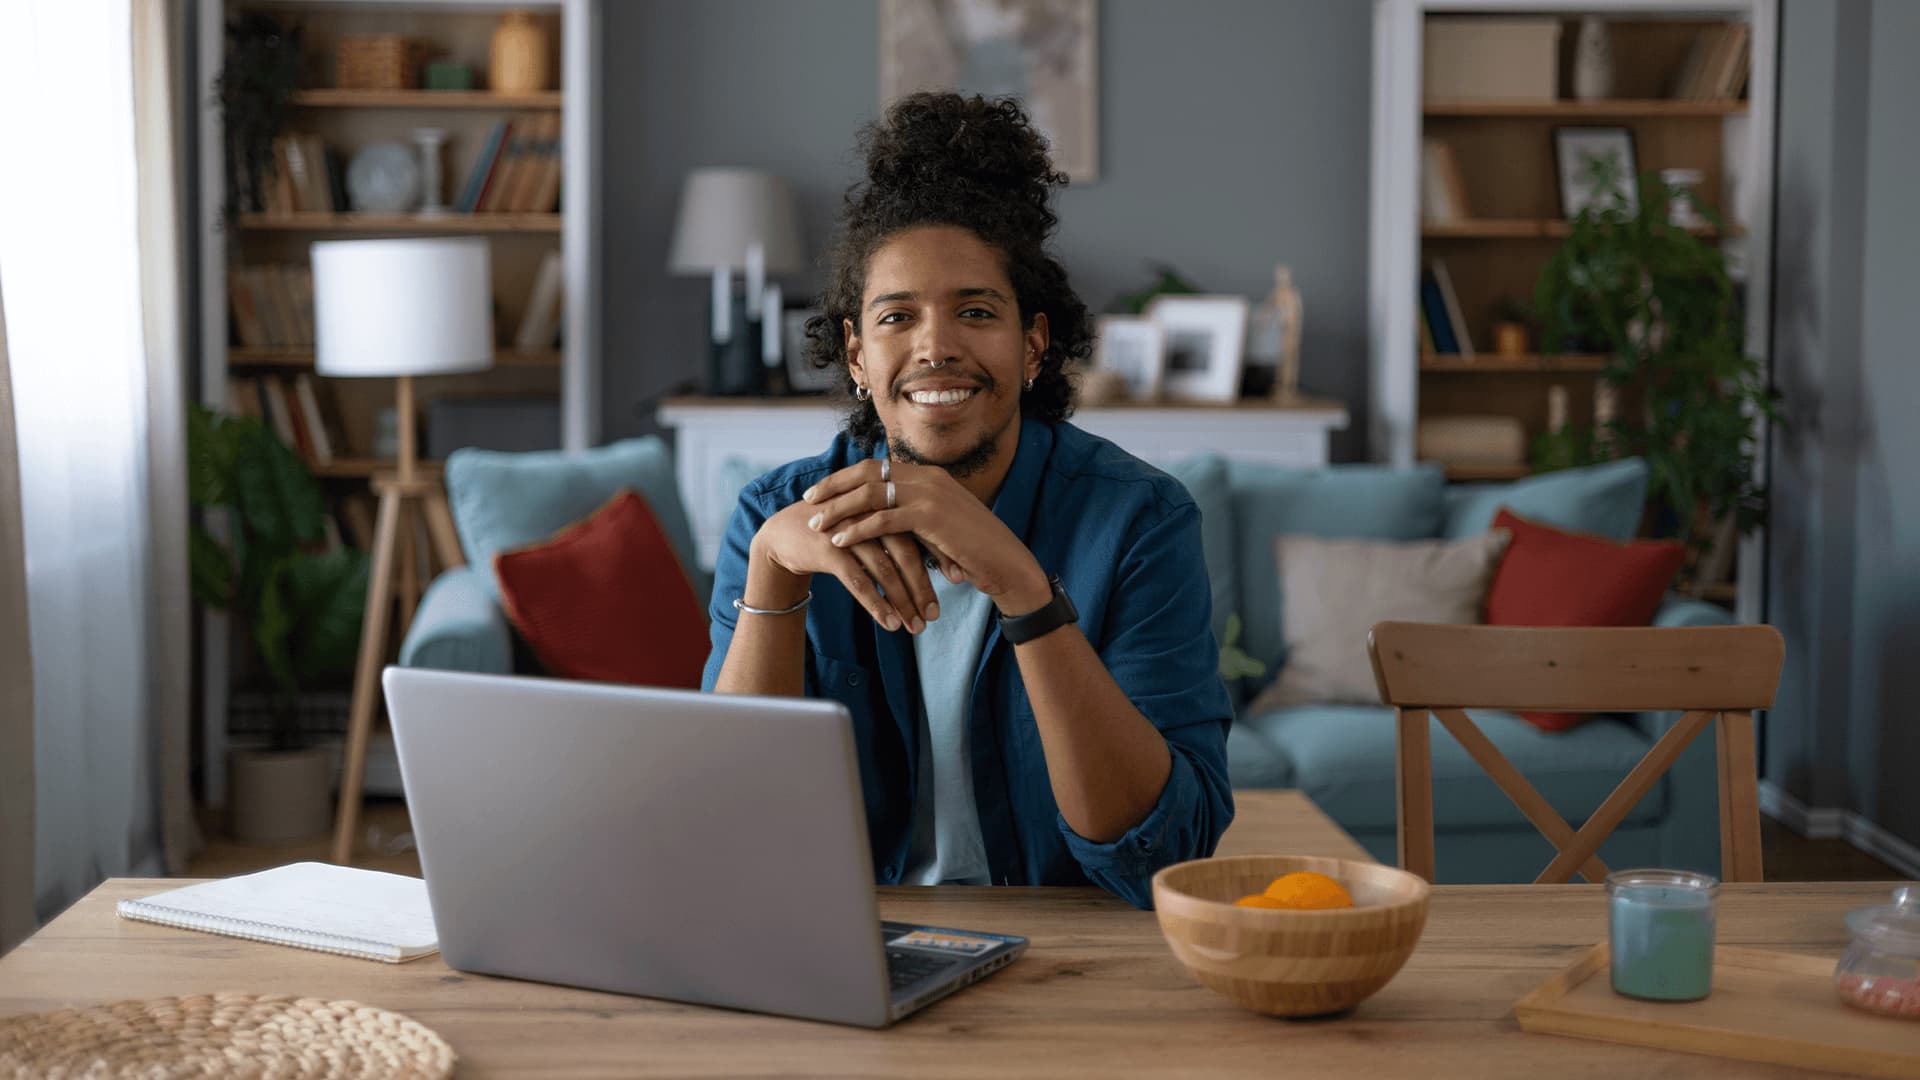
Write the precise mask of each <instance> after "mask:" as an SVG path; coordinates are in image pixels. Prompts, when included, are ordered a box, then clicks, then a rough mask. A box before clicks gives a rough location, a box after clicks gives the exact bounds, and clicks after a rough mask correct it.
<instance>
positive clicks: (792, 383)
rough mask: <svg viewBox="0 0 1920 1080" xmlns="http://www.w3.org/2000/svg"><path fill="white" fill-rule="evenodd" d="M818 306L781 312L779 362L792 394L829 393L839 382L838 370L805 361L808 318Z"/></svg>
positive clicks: (792, 308) (818, 312) (816, 310)
mask: <svg viewBox="0 0 1920 1080" xmlns="http://www.w3.org/2000/svg"><path fill="white" fill-rule="evenodd" d="M818 314H820V309H819V308H811V307H790V308H787V309H786V310H785V311H782V312H781V313H780V361H781V363H782V365H784V366H785V367H786V370H787V390H788V392H789V393H794V394H830V393H832V392H833V390H834V388H835V387H837V386H839V385H840V373H839V372H838V371H837V370H835V369H833V368H817V367H814V366H813V364H812V363H810V362H809V361H808V360H807V320H808V319H811V318H813V317H814V316H815V315H818Z"/></svg>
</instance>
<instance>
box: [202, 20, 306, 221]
mask: <svg viewBox="0 0 1920 1080" xmlns="http://www.w3.org/2000/svg"><path fill="white" fill-rule="evenodd" d="M226 34H227V50H226V59H225V61H224V62H223V64H222V65H221V68H220V77H219V78H218V79H217V80H216V82H215V86H216V88H217V90H218V93H219V95H220V121H221V130H222V131H223V133H224V134H225V136H226V156H227V157H226V160H227V168H226V177H227V192H226V202H225V216H226V220H227V222H228V223H229V224H231V223H232V222H233V221H235V220H236V219H237V218H238V217H239V215H240V214H241V213H242V212H244V211H258V210H265V209H266V207H267V203H266V192H267V185H268V184H270V183H272V182H273V177H274V173H275V171H276V168H277V166H276V165H275V163H274V151H273V141H274V139H276V138H278V137H279V135H280V132H281V131H282V130H283V129H285V127H286V125H287V118H288V117H289V116H291V115H292V113H293V92H294V91H295V90H296V89H298V88H299V85H300V77H301V70H302V67H303V65H304V63H305V61H304V59H303V53H302V46H301V41H302V37H303V30H302V28H301V26H300V25H299V24H297V23H295V24H292V25H282V24H281V21H280V20H279V18H277V17H275V16H273V15H270V14H266V13H263V12H257V11H255V12H243V13H241V14H240V15H238V16H236V17H234V18H233V19H231V20H229V21H228V22H227V26H226Z"/></svg>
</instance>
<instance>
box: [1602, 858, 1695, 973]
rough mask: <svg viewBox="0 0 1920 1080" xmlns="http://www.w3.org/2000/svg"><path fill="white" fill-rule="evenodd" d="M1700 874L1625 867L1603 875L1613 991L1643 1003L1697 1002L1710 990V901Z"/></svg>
mask: <svg viewBox="0 0 1920 1080" xmlns="http://www.w3.org/2000/svg"><path fill="white" fill-rule="evenodd" d="M1719 891H1720V883H1719V882H1717V881H1715V880H1714V879H1713V878H1711V877H1708V876H1706V875H1705V874H1692V873H1686V872H1684V871H1674V870H1627V871H1622V872H1620V873H1617V874H1613V875H1611V876H1609V877H1608V878H1607V944H1608V948H1609V951H1610V952H1611V954H1612V968H1613V989H1614V991H1615V992H1616V993H1620V994H1625V995H1627V996H1628V997H1635V998H1644V999H1646V1000H1649V1001H1698V1000H1700V999H1701V998H1703V997H1706V996H1707V994H1708V993H1710V992H1711V991H1712V990H1713V904H1714V898H1715V896H1716V895H1718V893H1719Z"/></svg>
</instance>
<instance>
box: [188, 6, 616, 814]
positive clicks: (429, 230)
mask: <svg viewBox="0 0 1920 1080" xmlns="http://www.w3.org/2000/svg"><path fill="white" fill-rule="evenodd" d="M603 6H604V0H531V2H528V0H214V2H211V3H203V4H201V5H199V7H198V8H197V10H196V15H195V19H196V25H195V34H196V39H197V40H196V60H197V65H196V74H195V79H196V83H197V86H198V87H199V91H200V92H199V94H198V98H199V100H200V102H201V103H203V104H202V108H201V111H200V114H199V158H198V166H197V171H198V177H199V189H200V200H199V208H198V209H199V213H198V219H199V225H198V235H197V239H196V243H195V248H196V251H195V255H196V263H197V267H196V271H197V273H196V277H197V286H198V288H197V292H198V296H199V305H200V306H199V312H200V324H201V327H202V333H201V335H200V343H201V344H200V350H199V376H200V378H199V382H200V390H199V397H200V400H201V401H202V402H203V403H204V404H206V405H209V406H211V407H214V408H218V409H223V410H225V409H227V408H228V407H229V389H228V388H229V379H230V378H232V379H236V380H241V382H240V385H241V386H243V387H245V386H260V385H263V384H261V383H260V382H259V380H263V379H266V380H273V381H274V382H275V383H277V384H279V385H282V386H284V387H287V388H293V387H296V386H297V385H298V383H299V382H305V383H307V385H308V386H309V387H310V388H311V389H312V390H313V392H314V394H315V397H316V398H317V399H318V400H319V401H320V403H321V406H322V410H323V412H325V413H326V414H327V416H326V421H327V426H328V428H329V434H330V441H331V442H332V443H333V444H334V446H333V451H334V452H333V454H332V455H331V456H330V458H329V459H328V460H325V461H321V460H319V459H318V455H315V458H314V460H311V461H310V462H309V466H310V468H311V469H312V471H313V472H314V474H315V476H316V477H317V478H318V479H319V480H320V481H321V484H322V487H323V488H324V489H325V490H326V492H327V493H328V497H329V500H330V501H336V502H337V501H339V500H343V499H346V498H350V497H352V496H353V495H354V494H355V493H365V491H366V489H367V482H368V480H369V479H370V478H371V477H372V476H374V475H375V474H376V473H377V472H380V471H383V470H384V469H387V468H389V467H390V463H389V462H387V461H384V460H381V459H378V458H376V457H375V456H374V447H375V443H376V427H377V423H376V418H377V416H378V414H379V412H380V411H381V410H382V409H384V408H391V407H392V406H393V404H394V402H395V389H394V384H393V382H392V381H391V380H386V379H325V378H321V377H319V376H317V375H316V374H315V373H314V370H313V367H314V360H313V349H312V345H311V343H310V342H311V338H310V336H305V337H303V336H302V334H300V333H298V332H296V333H293V334H273V335H268V334H263V333H261V332H260V330H261V325H262V324H258V323H256V324H255V325H254V326H253V327H250V328H249V329H251V330H253V333H251V334H250V335H248V338H249V339H250V340H248V339H243V337H242V335H241V333H240V331H241V325H240V320H241V318H242V317H243V313H242V312H241V310H239V309H238V308H234V309H231V310H230V302H231V301H230V284H229V270H235V271H241V272H253V271H256V270H259V269H260V268H269V269H272V270H273V271H274V272H276V273H286V272H289V271H290V272H291V273H292V275H293V278H292V280H293V281H294V282H295V294H294V295H295V298H296V301H297V300H298V298H299V297H298V291H297V289H298V284H299V273H300V270H301V269H302V268H304V266H305V265H306V263H307V262H308V246H309V245H310V244H311V243H313V242H314V241H316V240H323V239H334V238H370V237H382V236H456V235H466V236H483V237H486V238H488V241H489V244H490V246H491V256H492V258H491V261H492V266H493V299H494V330H495V335H496V339H497V340H499V341H500V342H501V343H502V344H501V345H500V346H499V348H498V350H497V351H496V354H495V359H494V367H493V368H492V369H491V370H489V371H486V372H481V373H478V374H473V375H461V376H448V377H439V378H432V379H421V380H417V383H416V385H417V387H418V402H419V408H420V411H421V413H423V414H424V413H425V411H426V409H427V407H428V406H429V405H430V404H431V403H432V402H434V401H435V400H436V399H440V398H451V397H461V398H480V397H484V398H541V399H547V400H553V401H557V403H558V407H559V411H560V419H561V425H560V426H561V446H562V448H565V449H575V450H577V449H584V448H585V447H587V446H590V445H592V444H593V443H594V442H596V441H598V421H599V413H600V407H599V396H600V395H599V382H600V379H599V370H598V359H597V356H598V351H599V350H598V342H599V297H600V282H599V266H600V253H599V244H600V237H599V231H600V230H599V228H598V220H599V213H600V191H599V185H598V183H597V181H596V179H595V174H596V173H597V171H598V169H597V164H596V155H597V152H598V151H597V144H598V129H599V109H600V83H601V79H600V77H599V74H598V69H599V52H600V48H601V46H600V44H599V42H600V38H601V33H600V24H601V19H602V9H603ZM513 9H521V10H528V11H532V12H533V13H534V14H535V15H536V17H537V18H538V19H539V20H540V21H541V22H542V23H543V25H544V26H545V28H546V29H547V31H548V37H549V40H550V42H551V45H552V49H553V56H552V57H551V59H552V64H551V70H552V72H553V75H552V76H551V81H550V82H549V84H548V86H547V87H546V88H545V89H542V90H538V91H534V92H528V93H509V94H502V93H494V92H493V91H491V90H488V89H484V87H485V86H486V76H487V68H488V61H489V50H490V46H491V42H492V38H493V31H494V29H495V27H496V25H497V23H498V20H499V18H500V16H501V15H502V14H503V13H505V12H506V11H508V10H513ZM256 13H258V14H266V15H271V16H273V17H275V18H278V19H280V20H282V21H283V22H288V21H296V22H298V23H299V24H301V26H302V27H303V32H304V52H305V54H306V63H305V64H304V65H303V77H302V79H301V88H300V89H299V90H297V91H296V92H295V93H294V95H293V98H292V102H291V104H292V110H291V114H290V116H289V119H288V121H287V124H286V126H285V128H284V129H283V130H284V131H285V132H287V133H289V134H299V135H303V136H310V137H312V139H313V140H314V144H315V145H317V146H323V147H325V148H326V149H327V150H329V151H332V152H335V153H337V155H338V156H339V158H340V162H341V164H342V165H344V163H345V162H346V161H349V160H351V156H352V154H353V153H354V152H356V151H357V150H359V149H361V148H363V147H365V146H367V145H370V144H372V143H376V142H394V143H399V144H402V145H404V146H407V147H409V148H411V147H412V146H413V145H414V142H413V138H412V133H413V131H414V129H416V128H420V127H433V128H439V129H442V130H444V131H445V132H446V143H445V146H444V149H443V152H442V157H441V188H442V190H441V196H442V200H443V201H444V202H446V203H448V204H453V203H454V202H455V201H456V200H457V199H458V198H459V197H460V195H461V194H462V192H463V189H464V186H465V185H466V183H467V181H468V180H469V178H470V176H472V175H473V174H474V172H475V166H476V162H477V161H478V160H479V159H480V158H482V156H483V154H484V153H485V151H486V149H487V144H488V142H489V138H490V136H491V133H492V132H493V130H494V129H495V127H496V126H497V125H499V124H501V123H502V122H505V123H509V124H512V125H514V126H515V129H516V130H523V131H526V132H528V133H529V134H534V133H537V134H538V135H539V136H541V137H545V136H557V146H558V149H557V154H555V155H552V156H549V157H548V158H546V159H544V161H545V162H546V163H551V164H553V165H556V166H557V168H556V169H554V170H553V172H554V173H557V175H555V176H552V178H551V179H550V181H549V184H550V185H551V186H552V187H553V196H552V202H551V204H550V205H551V206H552V207H553V208H552V209H550V210H547V209H541V210H537V211H535V212H512V211H493V212H476V213H457V212H455V213H447V214H444V215H440V216H434V217H425V216H420V215H415V214H369V213H354V212H350V211H346V210H336V209H326V210H312V209H305V210H297V211H294V212H287V211H286V209H285V208H284V206H282V207H280V208H279V209H280V211H281V212H272V213H269V212H264V211H263V210H261V209H260V208H249V210H248V212H245V213H243V214H241V215H239V216H238V218H237V219H236V220H235V221H233V222H232V223H231V224H229V223H227V222H225V221H224V220H223V214H222V212H223V207H222V201H223V199H224V196H225V170H226V162H225V160H224V137H223V120H222V115H221V110H220V105H219V95H218V92H217V84H216V79H217V78H218V76H219V73H220V70H221V67H222V64H223V61H224V54H225V34H224V25H225V23H226V22H227V21H228V20H231V19H233V18H235V17H238V16H241V15H248V14H256ZM353 34H402V35H405V36H406V37H407V38H408V39H409V40H411V41H415V42H419V43H422V44H424V45H425V46H426V49H427V54H428V55H429V56H430V57H431V58H435V59H442V58H444V59H450V60H455V61H458V62H461V63H465V64H467V65H469V66H470V67H471V68H472V69H473V71H474V73H475V76H476V79H475V82H476V86H478V87H481V89H475V90H470V91H440V90H425V89H411V88H407V89H392V90H360V89H343V88H339V87H337V86H335V85H334V79H333V75H334V70H333V69H334V63H333V59H334V57H335V51H336V46H337V44H338V42H339V41H340V39H341V38H343V37H345V36H347V35H353ZM422 70H424V67H423V69H422ZM535 120H538V121H539V123H540V125H541V126H540V127H538V128H535V127H533V126H532V124H533V122H534V121H535ZM523 125H524V126H523ZM549 141H550V140H549ZM529 156H532V155H529ZM530 175H531V173H530ZM536 187H538V185H533V184H531V182H529V191H531V190H533V189H534V188H536ZM319 190H320V191H322V192H323V193H324V194H325V195H327V196H330V197H328V198H326V199H325V200H324V201H320V200H307V201H306V205H307V206H312V205H313V204H314V202H315V201H319V204H320V205H322V206H327V205H329V204H332V205H333V206H339V207H344V206H345V205H346V204H345V203H344V202H342V201H340V199H341V193H340V191H339V190H338V187H337V185H336V186H335V187H334V188H333V189H332V190H328V185H327V183H326V179H325V178H324V174H323V178H322V179H321V180H320V181H319ZM300 193H301V194H302V195H303V196H304V195H305V191H304V190H301V192H300ZM530 201H531V202H534V203H537V202H538V201H539V199H538V197H535V198H533V199H531V200H530ZM522 204H523V205H524V204H525V201H523V203H522ZM549 262H553V263H555V264H556V265H557V266H558V268H559V277H560V279H561V281H562V283H563V284H562V286H561V295H562V297H563V299H562V302H561V305H560V314H559V316H558V318H557V325H556V333H555V335H554V338H553V340H552V341H551V342H540V343H538V344H537V345H536V347H531V348H521V347H516V345H515V343H514V342H515V333H516V329H517V328H518V327H519V326H520V325H521V321H522V319H523V318H524V317H525V316H526V315H527V312H526V311H525V310H523V309H524V308H526V307H527V306H528V304H529V300H530V297H531V294H532V292H533V287H534V285H535V279H536V278H537V277H538V276H539V274H540V272H541V269H542V266H543V264H546V263H549ZM280 267H286V268H289V271H279V270H278V268H280ZM260 295H261V294H260V293H258V292H249V293H248V304H247V306H248V307H249V308H252V309H253V310H252V312H251V314H252V315H253V316H254V317H256V318H257V317H258V316H259V314H260V312H259V310H258V308H257V307H255V302H257V300H258V299H259V297H260ZM298 307H299V305H298V303H296V304H295V308H294V310H295V313H296V315H297V314H299V311H298ZM280 313H281V314H283V315H284V313H285V306H284V303H282V304H281V306H280ZM282 321H283V323H284V320H282ZM296 325H298V324H297V323H296ZM309 333H310V332H309ZM431 474H432V470H431V469H430V470H429V475H431ZM340 517H341V518H342V519H343V520H344V518H345V517H346V515H345V514H344V513H343V514H341V515H340ZM343 531H344V530H343ZM347 539H348V540H349V541H351V540H353V539H354V538H353V537H352V536H351V535H349V536H348V537H347ZM203 619H204V622H203V634H202V639H203V641H204V642H206V643H209V644H208V646H207V647H203V649H202V660H201V684H202V688H203V692H202V695H201V700H200V707H201V710H202V735H203V737H202V740H201V749H202V758H201V771H202V781H203V794H204V796H205V798H206V799H207V801H208V802H209V803H211V804H214V805H219V804H221V803H223V802H224V799H225V789H226V785H225V752H226V747H227V738H226V733H227V719H226V713H227V702H228V696H229V693H230V692H231V688H230V686H229V681H230V677H231V668H232V664H231V656H230V654H229V653H228V650H227V649H225V648H223V647H221V646H220V645H218V644H216V643H222V642H226V641H228V640H229V638H230V634H231V632H232V631H231V630H230V628H228V627H227V626H226V620H225V618H224V617H222V616H219V615H217V614H215V615H206V616H203ZM389 637H390V640H392V641H395V642H397V641H398V640H399V636H398V634H390V635H389ZM372 768H373V774H374V777H375V783H374V785H373V786H374V787H375V789H378V788H379V786H380V785H379V783H378V778H379V777H380V775H381V772H382V770H381V767H380V765H379V763H377V762H376V763H373V765H372Z"/></svg>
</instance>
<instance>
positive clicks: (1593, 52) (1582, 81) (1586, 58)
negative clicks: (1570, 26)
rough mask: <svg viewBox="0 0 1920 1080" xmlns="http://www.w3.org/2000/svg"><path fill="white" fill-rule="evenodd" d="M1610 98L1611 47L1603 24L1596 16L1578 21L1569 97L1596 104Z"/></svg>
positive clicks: (1611, 87) (1611, 44)
mask: <svg viewBox="0 0 1920 1080" xmlns="http://www.w3.org/2000/svg"><path fill="white" fill-rule="evenodd" d="M1612 94H1613V43H1612V42H1611V41H1610V40H1609V39H1608V36H1607V22H1606V20H1605V19H1602V18H1601V17H1599V16H1598V15H1589V16H1587V17H1586V18H1584V19H1581V20H1580V36H1579V37H1578V38H1576V39H1575V40H1574V47H1573V96H1574V97H1576V98H1579V99H1580V100H1581V101H1596V100H1598V99H1600V98H1605V97H1609V96H1611V95H1612Z"/></svg>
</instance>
